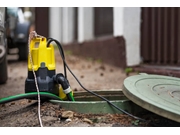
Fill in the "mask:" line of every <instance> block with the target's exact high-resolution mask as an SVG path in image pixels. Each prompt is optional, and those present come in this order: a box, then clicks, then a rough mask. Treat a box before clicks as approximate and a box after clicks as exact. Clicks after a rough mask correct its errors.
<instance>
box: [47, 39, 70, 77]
mask: <svg viewBox="0 0 180 135" xmlns="http://www.w3.org/2000/svg"><path fill="white" fill-rule="evenodd" d="M47 40H48V42H47V47H49V45H50V43H51V42H53V41H54V42H55V43H56V44H58V43H59V42H58V41H57V40H55V39H53V38H47ZM59 44H60V43H59ZM58 49H59V52H60V55H61V58H63V59H64V60H65V55H64V51H63V48H62V45H60V46H58ZM63 66H64V76H65V78H66V79H67V72H66V66H65V63H64V61H63Z"/></svg>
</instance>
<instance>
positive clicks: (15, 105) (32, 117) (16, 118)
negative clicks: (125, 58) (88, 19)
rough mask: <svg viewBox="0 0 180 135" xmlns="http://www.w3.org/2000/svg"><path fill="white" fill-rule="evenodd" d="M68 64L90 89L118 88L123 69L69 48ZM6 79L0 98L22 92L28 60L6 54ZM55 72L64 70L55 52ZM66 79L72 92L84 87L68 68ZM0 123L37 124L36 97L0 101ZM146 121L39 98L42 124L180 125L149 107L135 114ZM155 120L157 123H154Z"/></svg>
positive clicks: (0, 89) (94, 125)
mask: <svg viewBox="0 0 180 135" xmlns="http://www.w3.org/2000/svg"><path fill="white" fill-rule="evenodd" d="M65 56H66V60H67V64H68V65H69V67H70V68H71V69H72V71H73V73H74V74H75V75H76V76H77V78H79V80H80V82H81V83H82V84H83V85H84V87H86V88H87V89H90V90H105V89H106V90H110V89H121V88H122V85H123V80H124V79H125V78H126V77H127V76H126V74H125V72H124V71H123V70H122V69H120V68H117V67H114V66H111V65H106V64H105V63H103V62H102V61H100V60H92V59H90V58H88V59H86V58H84V59H83V58H80V57H77V56H73V54H72V53H71V52H66V54H65ZM8 73H9V74H8V81H7V83H6V84H3V85H0V98H3V97H7V96H12V95H16V94H21V93H24V83H25V79H26V77H27V62H26V61H25V62H23V61H17V56H8ZM56 73H63V66H62V60H61V58H60V55H59V54H58V52H56ZM68 80H69V83H70V85H71V88H72V90H73V91H74V92H76V91H83V89H82V88H81V87H80V86H79V84H78V83H77V82H76V80H75V79H74V78H73V76H72V75H71V74H70V73H69V72H68ZM0 108H1V109H0V126H1V127H39V126H40V124H39V120H38V110H37V108H38V104H37V101H36V100H30V99H22V100H18V101H13V102H10V103H6V104H1V105H0ZM138 116H139V117H141V118H144V119H146V120H147V122H141V121H138V120H136V119H134V118H132V117H130V116H128V115H125V114H80V113H77V112H73V111H71V110H65V109H64V108H61V107H60V105H57V104H53V103H51V102H41V119H42V123H43V126H44V127H154V126H180V124H179V123H176V122H174V121H171V120H168V119H165V118H162V117H160V116H158V115H155V114H153V113H151V112H149V111H146V110H145V111H144V112H142V113H141V114H138ZM154 123H156V124H154Z"/></svg>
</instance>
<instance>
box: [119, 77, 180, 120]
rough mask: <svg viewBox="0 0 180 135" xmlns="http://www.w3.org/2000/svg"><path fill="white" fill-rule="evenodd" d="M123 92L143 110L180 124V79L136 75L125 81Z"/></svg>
mask: <svg viewBox="0 0 180 135" xmlns="http://www.w3.org/2000/svg"><path fill="white" fill-rule="evenodd" d="M122 91H123V93H124V95H125V96H126V97H127V98H128V99H130V100H131V101H133V102H134V103H136V104H137V105H139V106H141V107H142V108H145V109H147V110H149V111H151V112H154V113H156V114H158V115H160V116H163V117H165V118H168V119H171V120H174V121H177V122H180V78H176V77H170V76H162V75H148V74H139V75H134V76H130V77H127V78H126V79H125V80H124V83H123V90H122Z"/></svg>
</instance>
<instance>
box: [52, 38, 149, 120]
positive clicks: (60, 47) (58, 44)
mask: <svg viewBox="0 0 180 135" xmlns="http://www.w3.org/2000/svg"><path fill="white" fill-rule="evenodd" d="M51 40H52V41H55V43H56V44H57V46H58V48H59V49H63V48H62V46H61V44H60V43H59V42H58V41H57V40H55V39H52V38H51ZM59 51H60V50H59ZM60 52H61V51H60ZM62 52H63V50H62ZM62 60H63V63H64V65H65V66H66V67H67V69H68V70H69V72H70V73H71V74H72V75H73V77H74V78H75V79H76V81H77V82H78V83H79V85H80V86H81V87H82V88H83V89H84V90H86V91H87V92H89V93H91V94H93V95H95V96H97V97H99V98H101V99H102V100H104V101H106V102H107V103H109V104H110V105H112V106H113V107H115V108H116V109H117V110H119V111H121V112H123V113H125V114H127V115H129V116H131V117H133V118H135V119H138V120H141V121H146V120H144V119H142V118H139V117H136V116H134V115H132V114H130V113H128V112H126V111H124V110H123V109H121V108H119V107H118V106H116V105H114V104H113V103H111V102H110V101H109V100H108V99H106V98H104V97H102V96H100V95H98V94H96V93H94V92H92V91H90V90H88V89H86V88H85V87H84V86H83V85H82V84H81V83H80V81H79V80H78V79H77V77H76V76H75V75H74V73H73V72H72V71H71V69H70V68H69V66H68V65H67V63H66V61H65V59H64V57H62Z"/></svg>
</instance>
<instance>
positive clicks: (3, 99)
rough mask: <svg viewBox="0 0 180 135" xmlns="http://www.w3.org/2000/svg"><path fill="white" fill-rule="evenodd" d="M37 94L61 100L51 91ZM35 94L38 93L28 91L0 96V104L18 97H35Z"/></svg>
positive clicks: (18, 98)
mask: <svg viewBox="0 0 180 135" xmlns="http://www.w3.org/2000/svg"><path fill="white" fill-rule="evenodd" d="M39 94H40V96H41V97H44V98H46V99H54V100H62V99H61V98H59V97H58V96H56V95H54V94H52V93H48V92H39ZM37 95H38V92H29V93H24V94H18V95H14V96H9V97H5V98H1V99H0V104H4V103H8V102H12V101H16V100H20V99H32V98H36V97H37Z"/></svg>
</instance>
